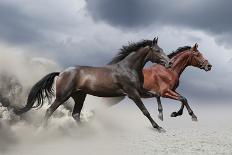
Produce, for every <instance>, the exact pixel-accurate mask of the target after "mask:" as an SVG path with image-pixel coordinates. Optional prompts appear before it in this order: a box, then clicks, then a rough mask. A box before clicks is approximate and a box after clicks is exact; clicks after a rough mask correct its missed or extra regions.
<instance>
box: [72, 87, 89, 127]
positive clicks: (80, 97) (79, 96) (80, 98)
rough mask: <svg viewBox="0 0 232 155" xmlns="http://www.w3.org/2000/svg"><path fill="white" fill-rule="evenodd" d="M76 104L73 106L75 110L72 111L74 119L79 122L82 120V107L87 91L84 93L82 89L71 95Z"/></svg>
mask: <svg viewBox="0 0 232 155" xmlns="http://www.w3.org/2000/svg"><path fill="white" fill-rule="evenodd" d="M71 96H72V98H73V100H74V102H75V105H74V108H73V112H72V117H73V118H74V120H75V121H76V122H77V123H79V122H80V115H81V109H82V107H83V104H84V101H85V98H86V93H83V92H81V91H79V92H76V93H74V94H72V95H71Z"/></svg>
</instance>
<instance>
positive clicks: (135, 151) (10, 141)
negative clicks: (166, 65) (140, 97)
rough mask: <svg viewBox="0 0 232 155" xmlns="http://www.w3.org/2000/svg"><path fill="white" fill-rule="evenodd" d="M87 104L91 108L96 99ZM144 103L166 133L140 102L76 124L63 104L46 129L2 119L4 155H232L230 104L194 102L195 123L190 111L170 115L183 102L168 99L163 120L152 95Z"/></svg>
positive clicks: (98, 110)
mask: <svg viewBox="0 0 232 155" xmlns="http://www.w3.org/2000/svg"><path fill="white" fill-rule="evenodd" d="M93 101H94V100H92V101H91V102H93ZM145 102H146V100H145ZM88 104H89V105H90V107H91V104H92V103H88ZM89 105H87V107H88V106H89ZM146 105H147V107H148V109H149V111H150V112H151V114H152V116H153V118H155V120H156V121H157V123H158V124H160V125H161V126H162V127H163V128H165V129H166V132H165V133H158V132H157V131H155V130H154V129H153V128H152V127H151V126H150V124H149V122H148V121H147V119H146V118H145V117H144V116H143V115H142V114H141V112H140V111H139V110H138V109H137V107H136V106H135V105H134V104H133V103H132V102H130V101H129V100H126V101H124V102H122V103H120V104H119V105H116V106H114V107H111V108H110V109H105V108H102V107H100V108H96V109H95V114H94V117H91V119H90V120H89V117H90V116H91V114H92V113H90V112H86V113H85V114H84V115H83V118H82V121H83V123H82V125H77V124H76V123H75V122H74V121H73V120H72V118H71V117H70V114H69V113H68V112H67V111H65V110H64V109H63V110H62V109H61V111H63V113H64V114H63V115H55V116H54V117H53V118H52V119H51V120H50V123H49V126H48V127H47V128H42V127H40V125H39V123H38V121H37V123H35V124H33V125H29V124H28V123H25V122H23V121H19V122H18V123H16V124H14V125H4V124H5V123H4V121H2V122H1V130H0V136H1V140H0V144H1V147H0V154H1V155H39V154H43V155H46V154H48V155H53V154H55V155H64V154H74V153H75V154H82V155H96V154H101V155H111V154H112V155H116V154H117V155H118V154H122V155H124V154H125V155H142V154H149V155H151V154H165V155H166V154H185V155H186V154H194V155H196V154H210V155H211V154H232V124H231V122H232V113H231V109H232V106H223V105H222V106H221V107H220V106H219V105H210V104H207V105H204V106H202V105H200V104H195V105H194V104H192V105H191V107H192V108H193V109H194V111H195V114H196V115H197V116H198V118H199V121H198V122H192V121H191V118H190V116H188V114H187V111H186V110H185V111H184V114H183V116H182V117H179V118H171V117H170V116H169V115H170V113H171V112H172V111H175V110H176V109H178V108H179V106H180V105H179V104H178V103H175V102H171V103H167V104H165V101H164V104H163V106H164V121H163V122H161V121H159V120H158V118H157V113H158V112H157V105H156V104H154V103H151V100H148V101H147V102H146ZM86 109H88V108H86ZM42 112H43V111H41V112H40V113H42ZM34 113H35V112H34V111H32V112H31V115H34Z"/></svg>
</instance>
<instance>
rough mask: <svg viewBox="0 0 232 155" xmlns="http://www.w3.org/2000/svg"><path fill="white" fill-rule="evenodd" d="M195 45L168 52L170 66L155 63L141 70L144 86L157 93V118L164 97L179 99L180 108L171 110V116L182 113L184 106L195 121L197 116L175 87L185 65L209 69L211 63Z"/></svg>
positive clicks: (160, 115)
mask: <svg viewBox="0 0 232 155" xmlns="http://www.w3.org/2000/svg"><path fill="white" fill-rule="evenodd" d="M197 47H198V46H197V44H195V46H194V47H192V48H191V47H184V48H182V49H178V50H177V52H174V53H172V54H170V55H169V58H171V61H172V66H171V68H164V67H163V66H160V65H159V64H157V65H154V66H152V67H150V68H148V69H144V70H143V73H144V79H145V80H144V88H145V89H146V90H149V91H152V92H155V93H156V94H157V97H156V98H157V103H158V111H159V118H160V119H161V120H163V108H162V105H161V100H160V97H164V98H170V99H174V100H179V101H181V103H182V105H181V108H180V110H179V111H178V112H173V113H172V114H171V117H176V116H180V115H182V113H183V109H184V106H185V107H186V108H187V110H188V112H189V115H190V116H192V120H193V121H197V117H196V115H195V114H194V113H193V111H192V109H191V108H190V106H189V105H188V102H187V99H186V98H185V97H184V96H182V95H180V94H179V93H177V92H176V88H177V87H178V86H179V78H180V76H181V74H182V72H183V71H184V70H185V69H186V67H188V66H194V67H198V68H200V69H204V70H205V71H209V70H211V67H212V65H211V64H210V63H209V62H208V60H206V59H204V57H203V56H202V54H201V53H200V52H199V51H198V50H197Z"/></svg>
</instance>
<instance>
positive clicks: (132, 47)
mask: <svg viewBox="0 0 232 155" xmlns="http://www.w3.org/2000/svg"><path fill="white" fill-rule="evenodd" d="M151 45H152V41H151V40H142V41H140V42H137V43H129V45H127V46H122V48H121V49H120V52H119V53H118V54H117V55H116V56H115V57H114V58H113V59H112V60H111V61H110V62H109V63H108V65H111V64H115V63H117V62H119V61H121V60H123V59H124V58H125V57H127V56H128V55H129V54H130V53H132V52H137V51H138V50H139V49H140V48H141V47H146V46H151Z"/></svg>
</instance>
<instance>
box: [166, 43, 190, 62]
mask: <svg viewBox="0 0 232 155" xmlns="http://www.w3.org/2000/svg"><path fill="white" fill-rule="evenodd" d="M189 49H191V46H183V47H179V48H178V49H177V50H176V51H173V52H172V53H170V54H168V58H169V59H171V58H173V57H174V56H175V55H177V54H179V53H181V52H183V51H186V50H189Z"/></svg>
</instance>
